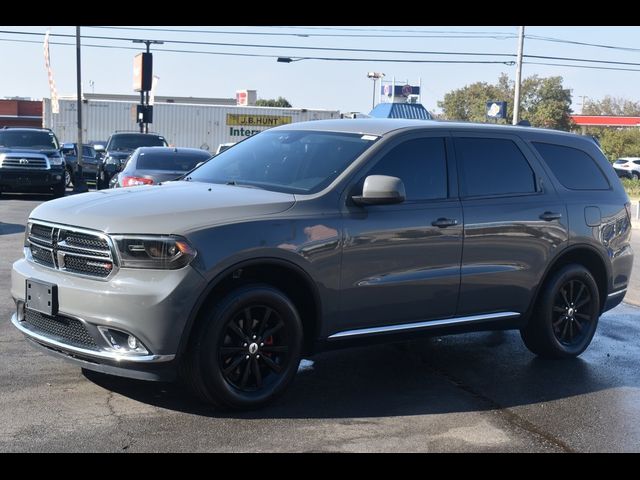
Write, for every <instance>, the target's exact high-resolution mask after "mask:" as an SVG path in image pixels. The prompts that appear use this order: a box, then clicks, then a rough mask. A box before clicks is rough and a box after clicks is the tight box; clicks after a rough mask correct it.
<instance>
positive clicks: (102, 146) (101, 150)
mask: <svg viewBox="0 0 640 480" xmlns="http://www.w3.org/2000/svg"><path fill="white" fill-rule="evenodd" d="M93 149H94V150H95V151H96V152H98V153H102V152H104V145H100V144H97V145H94V146H93Z"/></svg>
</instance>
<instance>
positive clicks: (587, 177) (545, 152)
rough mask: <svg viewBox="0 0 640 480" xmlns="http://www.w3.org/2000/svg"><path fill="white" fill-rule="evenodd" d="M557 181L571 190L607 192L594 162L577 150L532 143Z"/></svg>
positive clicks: (605, 181)
mask: <svg viewBox="0 0 640 480" xmlns="http://www.w3.org/2000/svg"><path fill="white" fill-rule="evenodd" d="M532 143H533V146H534V147H535V148H536V150H538V152H539V153H540V155H541V156H542V158H543V159H544V161H545V162H546V163H547V165H549V168H550V169H551V171H552V172H553V174H554V175H555V176H556V178H557V179H558V181H559V182H560V183H561V184H562V185H564V186H565V187H566V188H569V189H571V190H608V189H609V182H608V181H607V179H606V178H605V176H604V174H603V173H602V170H600V168H598V165H597V164H596V162H595V160H594V159H593V158H592V157H591V156H590V155H589V154H588V153H586V152H583V151H582V150H578V149H577V148H572V147H565V146H562V145H552V144H550V143H541V142H532Z"/></svg>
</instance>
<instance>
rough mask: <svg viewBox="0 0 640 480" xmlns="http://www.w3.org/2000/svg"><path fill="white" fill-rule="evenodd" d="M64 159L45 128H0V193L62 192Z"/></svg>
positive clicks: (60, 193) (60, 194) (56, 142)
mask: <svg viewBox="0 0 640 480" xmlns="http://www.w3.org/2000/svg"><path fill="white" fill-rule="evenodd" d="M65 165H66V162H65V159H64V155H63V154H62V152H61V151H60V144H59V143H58V139H57V138H56V136H55V134H54V133H53V131H51V130H49V129H47V128H11V127H4V128H2V129H0V192H3V191H11V192H37V193H51V194H53V196H54V197H62V196H64V192H65V178H64V177H65V175H64V172H65Z"/></svg>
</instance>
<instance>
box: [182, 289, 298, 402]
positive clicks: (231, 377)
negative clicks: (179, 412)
mask: <svg viewBox="0 0 640 480" xmlns="http://www.w3.org/2000/svg"><path fill="white" fill-rule="evenodd" d="M204 311H205V314H204V317H203V318H202V319H201V321H202V322H203V323H201V324H200V328H199V333H197V332H196V333H195V336H194V338H193V341H192V343H191V347H190V350H191V354H190V356H189V358H188V359H187V361H186V362H185V364H184V365H183V376H184V377H185V379H186V380H187V381H188V383H189V385H190V386H191V388H192V390H193V391H194V392H195V393H196V394H197V395H198V396H199V397H200V398H201V399H202V400H204V401H206V402H208V403H212V404H214V405H216V406H218V407H222V408H230V409H253V408H258V407H262V406H264V405H266V404H267V403H270V402H272V401H273V400H274V399H275V398H277V397H278V396H279V395H280V394H282V393H283V392H284V390H285V389H286V387H287V386H288V385H289V383H291V381H292V380H293V378H294V377H295V374H296V372H297V370H298V365H299V363H300V353H301V348H302V323H301V320H300V317H299V315H298V312H297V309H296V307H295V305H294V304H293V302H292V301H291V300H290V299H289V298H288V297H287V296H286V295H285V294H284V293H283V292H281V291H280V290H277V289H275V288H273V287H271V286H268V285H263V284H254V285H247V286H244V287H240V288H238V289H237V290H234V291H233V292H231V293H230V294H228V295H227V296H226V297H225V298H224V299H222V301H220V302H219V303H218V304H217V305H216V306H215V307H214V308H212V309H208V308H207V307H205V310H204Z"/></svg>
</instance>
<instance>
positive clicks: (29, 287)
mask: <svg viewBox="0 0 640 480" xmlns="http://www.w3.org/2000/svg"><path fill="white" fill-rule="evenodd" d="M24 298H25V299H26V307H27V308H29V309H31V310H35V311H36V312H40V313H44V314H45V315H50V316H54V315H56V314H57V313H58V286H57V285H54V284H53V283H48V282H43V281H41V280H34V279H33V278H28V279H27V280H25V297H24Z"/></svg>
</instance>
